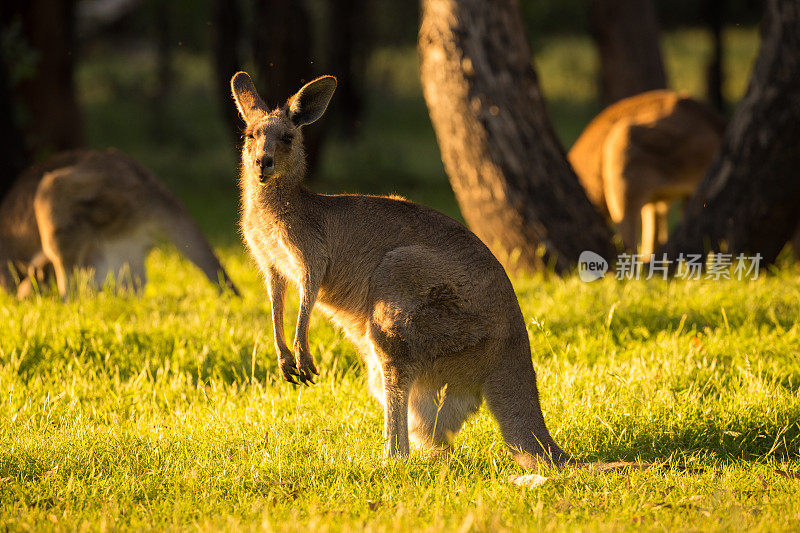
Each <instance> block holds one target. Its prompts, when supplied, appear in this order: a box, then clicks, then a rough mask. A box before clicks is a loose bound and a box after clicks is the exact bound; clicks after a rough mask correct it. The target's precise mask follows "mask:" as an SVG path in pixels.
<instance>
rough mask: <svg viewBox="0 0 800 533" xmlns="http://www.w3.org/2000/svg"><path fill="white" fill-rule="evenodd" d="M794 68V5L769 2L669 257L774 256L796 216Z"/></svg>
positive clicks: (799, 22) (799, 69) (797, 89)
mask: <svg viewBox="0 0 800 533" xmlns="http://www.w3.org/2000/svg"><path fill="white" fill-rule="evenodd" d="M798 73H800V3H798V2H797V1H796V0H767V2H766V11H765V15H764V21H763V22H762V26H761V48H760V50H759V54H758V58H757V59H756V63H755V66H754V68H753V73H752V75H751V77H750V82H749V85H748V88H747V93H746V94H745V96H744V98H743V99H742V101H741V102H740V103H739V106H738V107H737V109H736V113H735V114H734V117H733V119H732V121H731V123H730V125H729V126H728V129H727V130H726V132H725V136H724V138H723V140H722V146H721V147H720V151H719V152H718V153H717V156H716V157H715V159H714V161H713V162H712V164H711V166H710V167H709V169H708V172H707V173H706V175H705V177H704V178H703V180H702V181H701V182H700V185H699V186H698V188H697V190H696V192H695V194H694V196H693V197H692V199H691V200H690V201H689V204H688V206H687V208H686V216H685V218H684V220H683V221H682V222H681V223H680V225H679V226H678V227H677V228H676V229H675V231H674V232H673V233H672V235H671V236H670V239H669V241H668V242H667V244H666V245H665V246H664V249H663V252H665V253H667V254H668V256H669V257H670V258H672V259H675V258H676V257H677V256H678V254H679V253H680V252H684V253H696V254H702V255H704V256H705V255H706V254H707V253H708V252H709V250H713V251H719V250H724V251H727V252H730V253H733V254H738V253H744V254H748V255H752V254H755V253H760V254H761V255H762V256H763V261H764V262H765V263H767V264H769V263H771V262H773V261H774V260H775V257H776V256H777V255H778V253H779V252H780V250H781V248H783V246H784V244H786V241H787V240H788V239H789V237H790V236H791V235H792V233H793V231H794V230H795V228H797V223H798V218H800V75H798ZM762 264H763V263H762Z"/></svg>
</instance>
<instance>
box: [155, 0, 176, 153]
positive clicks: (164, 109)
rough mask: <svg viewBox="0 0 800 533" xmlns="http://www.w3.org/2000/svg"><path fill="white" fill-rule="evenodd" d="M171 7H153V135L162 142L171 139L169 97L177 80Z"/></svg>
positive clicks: (168, 4) (162, 5) (167, 3)
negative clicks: (154, 79)
mask: <svg viewBox="0 0 800 533" xmlns="http://www.w3.org/2000/svg"><path fill="white" fill-rule="evenodd" d="M171 6H172V4H171V3H170V2H163V3H162V2H158V3H155V4H154V5H153V6H152V8H153V9H155V18H156V50H157V54H156V55H157V63H156V68H157V78H158V86H157V87H156V94H155V96H154V98H153V104H154V105H153V133H154V134H155V137H156V138H157V139H159V140H161V141H165V140H167V139H168V138H169V137H170V135H169V128H170V124H171V121H170V117H169V97H170V93H171V92H172V86H173V83H174V80H175V72H174V68H173V56H174V55H175V54H174V50H173V46H172V11H171Z"/></svg>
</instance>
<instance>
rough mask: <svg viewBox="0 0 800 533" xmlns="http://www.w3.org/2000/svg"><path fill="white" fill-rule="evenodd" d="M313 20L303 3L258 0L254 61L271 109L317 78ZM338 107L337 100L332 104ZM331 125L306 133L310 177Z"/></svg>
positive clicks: (260, 88) (257, 81)
mask: <svg viewBox="0 0 800 533" xmlns="http://www.w3.org/2000/svg"><path fill="white" fill-rule="evenodd" d="M310 25H311V23H310V20H309V17H308V13H307V12H306V9H305V6H304V4H303V2H301V1H299V0H297V1H291V2H287V1H285V0H255V2H254V5H253V59H254V60H255V64H256V71H255V84H256V86H257V87H258V91H259V93H260V94H261V97H262V98H264V101H265V102H266V103H267V105H268V106H270V108H274V107H276V106H278V105H281V104H283V103H284V102H286V99H287V98H289V97H290V96H291V95H292V94H294V93H295V92H296V91H297V90H298V89H299V88H300V87H301V86H302V85H303V84H304V83H306V82H308V81H311V80H312V79H314V77H315V76H316V75H317V73H316V70H315V69H316V67H315V66H314V61H313V58H312V52H311V50H312V46H311V45H312V43H311V35H310V31H309V30H310ZM331 105H332V107H333V106H335V105H336V99H334V101H333V102H332V103H331ZM326 124H327V122H325V121H322V122H320V123H317V124H314V127H313V128H306V129H305V130H304V131H303V141H304V145H305V149H306V162H307V164H308V174H309V177H313V173H314V171H315V170H316V168H317V165H316V163H317V161H318V159H319V156H320V151H321V148H322V141H323V138H324V135H325V129H326Z"/></svg>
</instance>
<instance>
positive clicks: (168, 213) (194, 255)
mask: <svg viewBox="0 0 800 533" xmlns="http://www.w3.org/2000/svg"><path fill="white" fill-rule="evenodd" d="M171 200H172V201H170V202H169V204H170V205H169V206H168V207H167V208H165V209H160V210H159V213H158V215H157V217H156V218H157V219H158V221H159V226H160V229H161V231H162V232H163V233H164V235H166V237H167V238H168V239H169V240H170V241H171V242H172V243H173V244H174V245H175V247H176V248H177V249H178V250H179V251H180V252H181V253H182V254H183V255H184V256H186V258H187V259H189V260H190V261H191V262H192V263H194V264H195V265H197V266H198V268H200V270H202V271H203V274H205V275H206V277H207V278H208V279H209V281H211V283H214V284H215V285H218V286H219V288H220V290H225V289H228V290H230V291H231V292H233V293H234V294H235V295H237V296H239V290H238V289H237V288H236V285H234V283H233V281H231V278H230V277H229V276H228V273H227V272H225V269H224V268H222V265H221V264H220V262H219V259H218V258H217V256H216V255H214V251H213V250H212V249H211V245H210V244H209V243H208V241H207V240H206V238H205V236H204V235H203V233H202V232H201V231H200V228H199V227H197V224H196V223H195V221H194V220H192V217H191V216H190V215H189V212H188V211H187V210H186V208H185V207H184V206H183V205H181V204H180V203H179V202H177V200H175V199H171Z"/></svg>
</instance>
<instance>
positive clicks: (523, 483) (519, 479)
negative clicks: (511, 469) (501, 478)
mask: <svg viewBox="0 0 800 533" xmlns="http://www.w3.org/2000/svg"><path fill="white" fill-rule="evenodd" d="M548 479H550V478H547V477H544V476H540V475H539V474H524V475H522V476H508V480H509V481H510V482H511V483H513V484H514V485H516V486H517V487H524V488H531V489H532V488H535V487H541V486H542V485H544V484H545V483H547V480H548Z"/></svg>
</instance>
